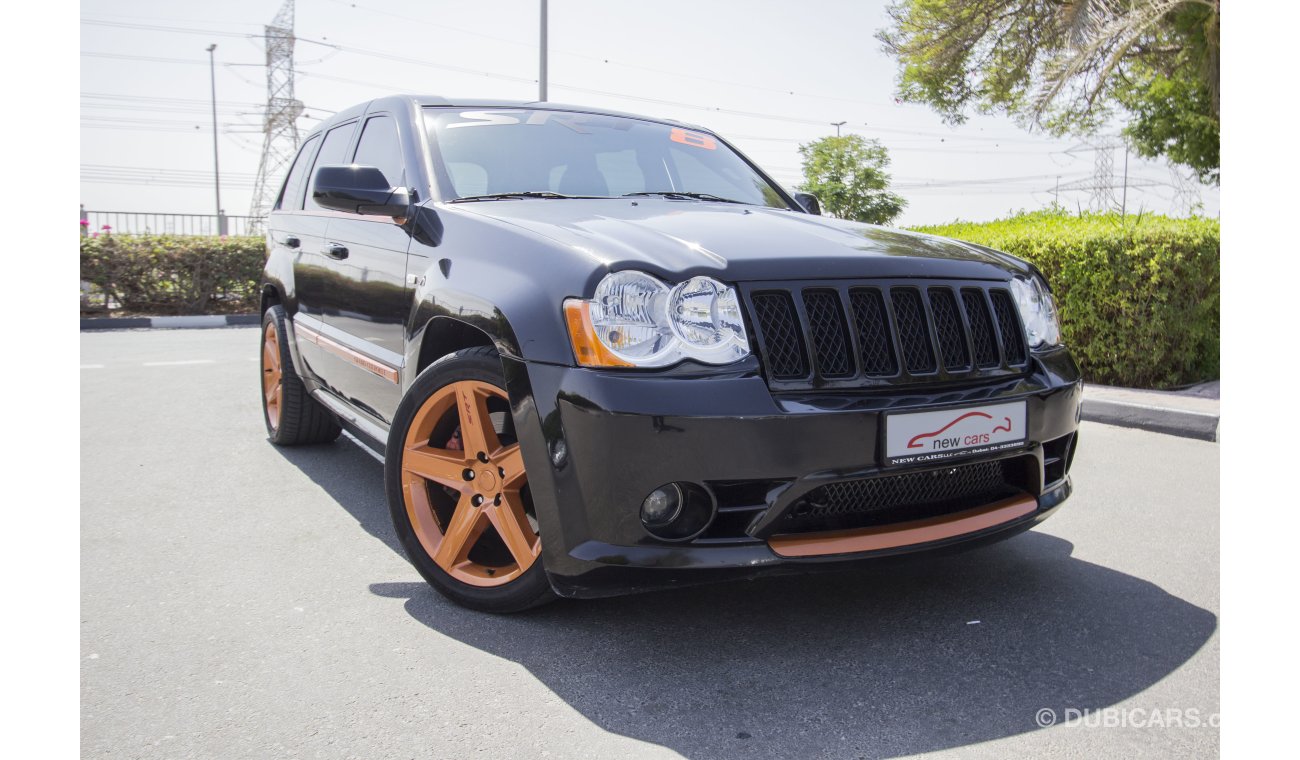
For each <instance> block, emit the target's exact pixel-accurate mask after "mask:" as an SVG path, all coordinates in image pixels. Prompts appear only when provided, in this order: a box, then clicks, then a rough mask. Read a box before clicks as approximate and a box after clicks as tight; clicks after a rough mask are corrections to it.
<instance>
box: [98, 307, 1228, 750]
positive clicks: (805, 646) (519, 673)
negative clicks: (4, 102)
mask: <svg viewBox="0 0 1300 760" xmlns="http://www.w3.org/2000/svg"><path fill="white" fill-rule="evenodd" d="M257 349H258V333H257V330H256V329H255V328H237V329H220V330H175V331H159V330H155V331H120V332H107V333H83V334H82V336H81V363H82V369H81V618H82V627H81V644H82V652H81V657H82V661H81V662H82V666H81V674H82V679H81V695H82V721H81V732H82V733H81V743H82V751H83V755H84V756H86V757H148V758H153V757H159V758H163V757H166V758H184V757H203V758H223V759H225V758H252V757H258V758H266V757H320V758H336V757H360V758H380V757H383V758H400V757H420V758H429V757H446V758H466V757H485V758H529V757H556V758H570V757H573V758H623V757H675V756H678V755H681V756H686V757H691V758H727V757H737V758H760V757H771V758H823V757H824V758H857V757H882V756H899V755H910V754H918V753H925V752H942V751H946V752H947V753H950V754H954V755H957V754H960V755H961V756H988V757H999V758H1001V757H1005V756H1007V755H1008V754H1017V755H1027V756H1034V757H1083V756H1109V757H1121V756H1144V755H1147V756H1152V755H1157V756H1158V755H1163V756H1179V757H1191V756H1217V754H1218V749H1219V731H1218V728H1217V727H1213V726H1211V725H1209V724H1210V723H1216V724H1217V717H1214V718H1212V716H1217V713H1218V710H1219V637H1218V609H1219V530H1218V524H1219V515H1218V503H1219V451H1218V446H1217V445H1216V444H1213V443H1206V442H1202V441H1195V440H1190V439H1184V438H1174V437H1170V436H1165V435H1159V434H1154V433H1145V432H1141V431H1136V430H1129V429H1122V428H1114V427H1106V426H1101V425H1095V424H1091V423H1085V424H1084V427H1083V430H1082V434H1081V448H1080V451H1079V454H1078V458H1077V459H1076V462H1075V465H1074V478H1075V486H1076V495H1075V496H1074V497H1073V498H1072V499H1071V501H1070V502H1069V503H1068V504H1067V505H1066V507H1065V508H1064V509H1063V510H1062V511H1061V512H1060V513H1059V514H1058V515H1057V516H1056V517H1055V518H1053V519H1052V520H1049V521H1048V522H1047V523H1046V524H1044V525H1043V526H1042V527H1040V528H1039V529H1037V530H1035V531H1033V532H1030V533H1027V534H1024V535H1022V536H1019V537H1017V538H1015V539H1012V540H1011V541H1008V542H1004V543H1001V544H998V545H995V546H993V547H989V548H986V549H982V550H978V551H976V552H971V553H966V554H962V555H957V556H953V557H948V558H944V559H939V560H932V561H929V562H926V563H913V564H909V565H905V566H901V567H892V568H889V569H875V570H867V571H854V572H850V573H845V574H834V575H816V576H795V577H782V578H774V579H766V580H759V581H753V582H742V583H732V584H724V585H715V586H708V587H701V588H694V589H685V590H675V591H671V592H662V593H655V594H646V595H641V596H634V597H624V598H618V599H609V600H601V601H591V602H560V603H556V604H552V605H549V606H547V607H544V608H542V609H540V610H537V611H534V612H532V613H528V614H524V615H519V616H513V617H493V616H488V615H484V614H480V613H475V612H470V611H467V610H463V609H460V608H458V607H455V606H453V605H451V604H450V603H448V602H445V601H443V599H442V598H441V597H439V596H438V595H436V594H435V593H434V592H433V591H432V590H431V589H429V588H428V587H427V586H426V585H425V584H424V583H423V582H422V581H421V580H420V578H419V576H418V575H417V574H416V573H415V571H414V570H413V569H412V568H411V567H410V566H409V565H408V564H407V562H406V560H405V559H404V558H403V557H402V556H401V554H400V550H399V548H398V545H397V542H396V540H395V538H394V536H393V532H392V529H391V527H390V524H389V518H388V513H387V508H386V506H385V504H384V496H383V488H382V473H381V467H380V465H379V463H378V462H377V461H375V459H373V458H372V457H371V456H370V455H369V454H367V453H365V452H364V451H362V450H361V449H359V448H358V447H357V446H356V445H354V444H352V443H351V442H349V441H347V440H342V439H341V440H340V441H339V442H338V443H336V444H333V445H329V446H321V447H310V448H299V449H278V448H276V447H274V446H272V445H271V444H269V443H268V442H267V441H266V438H265V431H264V429H263V427H262V420H261V416H260V410H259V408H258V390H257V382H258V378H257V374H258V371H257V363H256V358H257ZM1044 708H1046V709H1047V710H1050V711H1052V714H1053V716H1054V717H1056V718H1057V719H1058V721H1064V720H1065V718H1067V717H1069V716H1072V715H1074V713H1069V712H1067V711H1068V710H1076V711H1078V713H1080V714H1082V713H1083V711H1084V710H1088V711H1094V712H1090V713H1089V717H1088V718H1086V719H1084V720H1082V721H1076V724H1075V725H1062V724H1061V723H1058V724H1057V725H1055V726H1053V727H1050V728H1046V729H1044V728H1040V727H1039V726H1038V723H1037V721H1036V716H1037V715H1038V713H1039V711H1040V710H1042V709H1044ZM1095 711H1105V712H1095ZM1174 711H1178V712H1177V713H1175V712H1174ZM1176 716H1177V717H1176ZM1192 716H1194V717H1195V719H1194V720H1193V717H1192ZM1179 721H1181V722H1182V724H1183V725H1182V726H1181V727H1179V726H1177V725H1168V724H1173V723H1177V722H1179ZM1078 723H1083V725H1079V724H1078ZM1193 723H1200V724H1201V725H1199V726H1198V727H1192V724H1193ZM1120 724H1122V725H1120ZM1162 724H1164V725H1162Z"/></svg>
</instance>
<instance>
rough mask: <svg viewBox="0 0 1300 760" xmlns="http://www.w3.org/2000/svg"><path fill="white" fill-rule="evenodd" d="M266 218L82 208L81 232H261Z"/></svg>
mask: <svg viewBox="0 0 1300 760" xmlns="http://www.w3.org/2000/svg"><path fill="white" fill-rule="evenodd" d="M265 222H266V220H265V219H264V218H262V217H258V216H230V215H228V214H221V215H217V214H164V213H154V212H147V211H88V210H86V207H85V206H82V208H81V233H82V234H83V235H87V234H91V233H95V232H101V231H103V229H104V227H106V226H107V227H108V228H109V229H110V230H111V231H112V232H114V233H117V234H119V235H145V234H150V235H261V234H263V232H265V230H266V227H265V226H264V225H265Z"/></svg>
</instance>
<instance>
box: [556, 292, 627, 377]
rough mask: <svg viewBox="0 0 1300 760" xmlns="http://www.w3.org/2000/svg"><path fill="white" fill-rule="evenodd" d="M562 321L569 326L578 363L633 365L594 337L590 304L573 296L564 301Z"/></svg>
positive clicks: (613, 365)
mask: <svg viewBox="0 0 1300 760" xmlns="http://www.w3.org/2000/svg"><path fill="white" fill-rule="evenodd" d="M564 321H565V323H567V324H568V326H569V339H570V340H571V341H572V342H573V354H574V356H575V357H577V359H578V364H581V365H582V366H584V367H631V366H633V365H632V363H631V362H627V361H623V360H622V359H620V358H618V357H617V356H615V355H614V354H613V352H611V351H610V350H609V349H608V348H605V346H604V344H602V343H601V342H600V340H599V339H598V338H597V337H596V328H595V326H594V325H592V323H591V304H589V303H587V302H586V301H580V300H577V299H573V298H571V299H569V300H567V301H565V302H564Z"/></svg>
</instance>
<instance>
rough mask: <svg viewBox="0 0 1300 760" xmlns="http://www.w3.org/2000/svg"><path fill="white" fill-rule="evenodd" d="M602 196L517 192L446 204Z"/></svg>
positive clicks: (466, 197)
mask: <svg viewBox="0 0 1300 760" xmlns="http://www.w3.org/2000/svg"><path fill="white" fill-rule="evenodd" d="M605 197H608V196H604V195H564V194H562V193H553V192H551V191H550V190H519V191H516V192H513V193H488V194H487V195H467V196H465V197H464V198H453V199H451V200H449V201H447V202H448V203H461V202H463V201H503V200H511V199H514V198H605Z"/></svg>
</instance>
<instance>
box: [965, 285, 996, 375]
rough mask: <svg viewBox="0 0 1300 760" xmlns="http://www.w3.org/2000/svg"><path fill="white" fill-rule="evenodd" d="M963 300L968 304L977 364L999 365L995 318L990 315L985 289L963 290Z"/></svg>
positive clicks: (967, 317)
mask: <svg viewBox="0 0 1300 760" xmlns="http://www.w3.org/2000/svg"><path fill="white" fill-rule="evenodd" d="M961 300H962V303H963V304H965V306H966V319H967V320H968V321H969V322H970V339H971V343H972V344H974V346H975V365H976V366H979V367H996V366H998V342H997V339H996V338H994V337H993V320H992V318H991V317H989V305H988V302H987V301H985V300H984V291H982V290H971V289H966V290H963V291H962V292H961Z"/></svg>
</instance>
